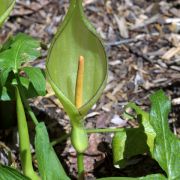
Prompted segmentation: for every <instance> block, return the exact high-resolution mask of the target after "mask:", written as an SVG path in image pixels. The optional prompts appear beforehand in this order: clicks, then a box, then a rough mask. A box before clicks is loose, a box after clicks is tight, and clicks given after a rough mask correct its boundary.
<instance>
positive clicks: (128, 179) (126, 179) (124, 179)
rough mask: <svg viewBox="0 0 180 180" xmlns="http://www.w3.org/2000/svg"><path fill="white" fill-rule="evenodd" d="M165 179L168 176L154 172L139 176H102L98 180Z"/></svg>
mask: <svg viewBox="0 0 180 180" xmlns="http://www.w3.org/2000/svg"><path fill="white" fill-rule="evenodd" d="M134 179H136V180H165V179H166V178H165V177H164V176H162V175H160V174H153V175H148V176H144V177H138V178H131V177H107V178H100V179H97V180H134Z"/></svg>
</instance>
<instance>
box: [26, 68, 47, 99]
mask: <svg viewBox="0 0 180 180" xmlns="http://www.w3.org/2000/svg"><path fill="white" fill-rule="evenodd" d="M23 70H24V72H25V73H26V74H27V76H28V78H29V81H30V82H31V83H32V85H33V87H34V89H35V90H36V92H37V94H38V95H41V96H44V95H45V94H46V80H45V77H44V75H43V72H42V70H41V69H40V68H36V67H24V68H23Z"/></svg>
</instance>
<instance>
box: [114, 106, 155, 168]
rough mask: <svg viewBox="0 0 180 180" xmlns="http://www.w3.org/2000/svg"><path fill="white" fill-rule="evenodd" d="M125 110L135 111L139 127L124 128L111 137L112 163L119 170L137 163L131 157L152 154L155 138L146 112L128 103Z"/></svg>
mask: <svg viewBox="0 0 180 180" xmlns="http://www.w3.org/2000/svg"><path fill="white" fill-rule="evenodd" d="M127 108H131V109H133V110H135V112H136V114H137V118H138V119H139V124H140V125H139V127H138V128H126V129H124V131H120V132H117V133H115V135H114V137H113V141H112V148H113V161H114V165H115V167H120V168H124V167H125V166H127V165H130V164H134V163H137V161H138V159H136V160H135V159H131V158H132V157H133V156H135V155H139V154H144V153H148V152H149V151H151V152H152V151H153V147H154V138H155V136H156V134H155V132H154V130H153V128H152V126H151V125H150V123H149V114H148V113H147V112H145V111H143V110H141V109H140V108H139V107H138V106H136V105H135V104H134V103H129V104H128V105H127V106H126V108H125V109H127Z"/></svg>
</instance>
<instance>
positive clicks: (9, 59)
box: [0, 33, 40, 72]
mask: <svg viewBox="0 0 180 180" xmlns="http://www.w3.org/2000/svg"><path fill="white" fill-rule="evenodd" d="M39 56H40V43H39V41H37V40H35V39H33V38H32V37H30V36H28V35H25V34H22V33H20V34H18V35H17V36H16V37H14V39H13V41H12V43H11V45H10V47H9V48H8V49H6V50H4V51H2V52H1V53H0V70H3V69H11V70H13V71H14V72H18V69H19V68H20V67H21V64H22V63H25V62H28V61H32V60H35V59H36V58H37V57H39Z"/></svg>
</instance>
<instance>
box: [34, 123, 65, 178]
mask: <svg viewBox="0 0 180 180" xmlns="http://www.w3.org/2000/svg"><path fill="white" fill-rule="evenodd" d="M35 149H36V157H37V161H38V167H39V172H40V174H41V177H42V179H43V180H51V179H54V180H58V179H63V180H69V178H68V177H67V175H66V173H65V171H64V169H63V167H62V165H61V163H60V161H59V159H58V157H57V155H56V153H55V151H54V149H53V148H52V146H51V144H50V142H49V137H48V133H47V130H46V127H45V125H44V123H39V124H38V125H37V126H36V136H35Z"/></svg>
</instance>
